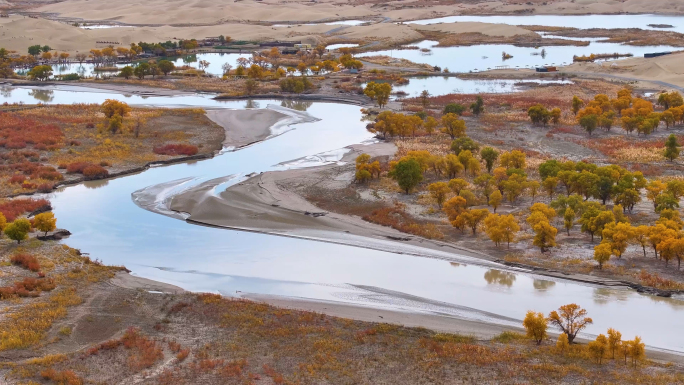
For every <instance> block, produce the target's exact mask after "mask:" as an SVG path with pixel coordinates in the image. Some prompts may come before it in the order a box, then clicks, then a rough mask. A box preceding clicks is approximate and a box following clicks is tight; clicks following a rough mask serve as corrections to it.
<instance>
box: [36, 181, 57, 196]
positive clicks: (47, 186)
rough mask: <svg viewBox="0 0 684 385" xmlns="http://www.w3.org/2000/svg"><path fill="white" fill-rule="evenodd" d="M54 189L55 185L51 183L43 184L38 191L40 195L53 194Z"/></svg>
mask: <svg viewBox="0 0 684 385" xmlns="http://www.w3.org/2000/svg"><path fill="white" fill-rule="evenodd" d="M53 188H54V186H53V185H51V184H49V183H43V184H41V185H39V186H38V189H37V190H38V192H39V193H43V194H47V193H51V192H52V189H53Z"/></svg>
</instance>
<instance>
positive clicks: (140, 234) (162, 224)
mask: <svg viewBox="0 0 684 385" xmlns="http://www.w3.org/2000/svg"><path fill="white" fill-rule="evenodd" d="M30 92H35V90H31V89H23V88H20V89H13V90H11V91H7V90H6V91H4V92H2V93H0V102H2V101H5V100H9V101H14V100H17V99H20V98H22V97H31V96H29V95H28V93H30ZM104 98H116V99H120V100H123V101H126V102H128V103H131V104H147V105H164V103H167V104H168V105H172V106H178V105H181V104H182V103H188V104H187V105H193V106H198V105H204V106H208V107H218V106H221V107H223V108H254V107H262V108H263V107H266V106H267V105H268V104H277V105H282V104H283V102H279V101H261V100H260V101H258V102H248V101H239V102H235V101H231V102H216V101H213V100H211V99H209V98H208V96H206V95H195V96H192V97H189V96H188V97H177V98H163V97H148V98H144V99H143V98H141V97H140V96H129V97H126V96H123V95H119V94H114V93H105V92H94V93H92V92H91V93H86V92H76V91H74V89H71V91H64V90H60V89H55V90H52V101H51V103H58V102H59V103H72V102H82V101H89V102H98V103H99V102H100V101H101V99H102V100H103V99H104ZM183 98H184V99H183ZM203 103H206V104H203ZM219 103H220V104H219ZM285 105H286V106H290V107H297V108H299V109H300V110H304V109H305V110H306V111H307V112H308V113H309V114H311V115H313V116H315V117H318V118H321V119H322V120H319V121H316V122H313V123H306V124H296V125H293V126H292V127H291V128H292V130H291V131H289V132H287V133H285V134H284V135H281V136H277V137H275V138H273V139H270V140H268V141H265V142H262V143H259V144H257V145H254V146H251V147H247V148H245V149H242V150H240V151H235V152H226V153H224V154H222V155H220V156H217V157H215V158H213V159H210V160H205V161H201V162H192V163H184V164H178V165H173V166H165V167H154V168H152V169H150V170H148V171H145V172H143V173H140V174H135V175H131V176H126V177H121V178H116V179H112V180H107V181H95V182H87V183H84V184H81V185H77V186H72V187H67V188H63V189H61V190H60V191H58V192H56V193H54V194H50V197H51V200H52V202H53V205H54V208H55V214H56V216H57V218H58V225H59V226H60V227H63V228H68V229H69V230H70V231H72V232H73V235H72V236H71V237H70V238H69V239H68V241H67V243H68V244H69V245H71V246H73V247H77V248H80V249H82V250H83V251H84V252H89V253H90V255H91V256H92V257H93V258H97V259H100V260H102V261H103V262H105V263H107V264H122V265H126V266H127V267H128V268H129V269H131V270H132V271H133V273H134V274H137V275H140V276H144V277H148V278H152V279H158V280H162V281H165V282H169V283H172V284H176V285H179V286H181V287H184V288H186V289H189V290H197V291H213V292H221V293H223V294H226V295H236V294H237V293H236V292H238V291H240V292H253V293H266V294H278V295H285V296H295V297H303V298H312V299H320V300H331V301H344V302H350V303H356V304H361V305H366V306H375V307H386V308H394V309H402V310H406V311H419V312H433V313H439V314H451V315H454V316H459V317H464V318H468V319H480V320H490V321H495V322H501V323H506V322H508V321H505V320H501V319H492V317H491V316H488V315H486V314H482V313H481V312H478V311H484V312H490V313H493V314H498V315H501V316H505V317H511V318H514V319H522V318H523V317H524V314H525V311H526V310H528V309H535V310H538V311H543V312H548V311H550V310H552V309H555V308H557V307H558V306H560V305H562V304H566V303H570V302H576V303H579V304H581V305H582V306H583V307H586V308H587V309H588V310H589V313H590V315H591V316H592V317H593V318H594V320H595V324H594V325H592V326H591V327H590V328H589V329H588V330H587V331H588V333H591V334H598V333H601V332H605V330H606V329H607V328H608V327H615V328H617V329H619V330H621V331H622V332H623V335H625V337H626V338H631V337H632V336H633V335H635V334H637V333H638V334H639V335H641V336H642V337H644V339H645V341H646V342H647V343H648V344H649V345H652V346H656V347H660V348H667V349H674V350H679V351H684V333H681V332H680V329H681V320H682V319H683V318H682V317H683V316H684V313H683V312H682V311H683V310H684V302H683V301H681V300H677V299H662V298H657V297H652V296H644V295H640V294H638V293H636V292H634V291H630V290H612V289H602V288H595V287H591V286H585V285H579V284H576V283H571V282H554V281H550V280H548V279H544V278H542V277H539V276H535V275H533V274H528V273H524V272H523V273H513V272H510V271H505V270H503V269H501V268H499V267H498V266H494V265H492V264H486V263H485V266H479V265H476V264H474V263H473V262H474V261H473V260H471V259H468V258H465V257H460V256H458V255H450V256H449V259H450V260H444V259H435V258H424V257H417V256H408V255H402V254H394V253H389V252H382V251H377V250H369V249H363V248H357V247H351V246H344V245H338V244H330V243H323V242H315V241H309V240H302V239H293V238H285V237H279V236H271V235H264V234H256V233H248V232H239V231H231V230H221V229H215V228H209V227H203V226H195V225H190V224H187V223H185V222H184V221H181V220H177V219H173V218H170V217H166V216H162V215H158V214H154V213H152V212H148V211H145V210H143V209H141V208H139V207H138V206H136V205H135V204H134V203H133V201H132V200H131V193H132V192H134V191H137V190H139V189H142V188H145V187H148V186H150V185H154V184H158V183H163V182H168V181H172V180H177V179H181V178H186V177H196V178H198V179H197V180H196V181H195V182H194V183H200V182H202V181H204V180H207V179H212V178H216V177H221V176H225V175H236V176H237V177H238V178H237V179H236V180H239V177H240V176H244V175H246V174H248V173H251V172H261V171H268V170H274V169H282V166H275V165H277V164H278V163H281V162H283V161H288V160H291V159H297V158H301V157H304V156H307V155H312V154H318V153H323V152H329V151H331V150H335V149H339V148H342V147H344V146H346V145H349V144H353V143H361V142H365V141H368V140H370V139H371V135H370V134H369V133H368V132H367V131H366V130H365V123H364V122H362V121H361V112H360V109H359V107H356V106H348V105H340V104H328V103H298V104H296V105H292V104H287V103H285ZM352 241H353V240H352ZM427 254H428V253H426V255H427ZM445 259H446V257H445ZM487 265H488V266H487ZM476 310H478V311H476ZM513 324H518V322H513Z"/></svg>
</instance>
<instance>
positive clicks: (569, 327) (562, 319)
mask: <svg viewBox="0 0 684 385" xmlns="http://www.w3.org/2000/svg"><path fill="white" fill-rule="evenodd" d="M586 315H587V310H586V309H582V308H581V307H580V306H579V305H577V304H574V303H571V304H568V305H563V306H561V307H559V308H558V310H554V311H552V312H551V313H549V318H548V321H549V322H550V323H551V324H552V325H554V326H556V327H558V328H559V329H561V330H562V331H563V333H565V334H567V335H568V342H569V343H572V341H574V340H575V337H576V336H577V333H579V332H580V331H581V330H582V329H584V328H586V327H587V326H588V325H590V324H592V323H594V321H593V320H592V319H591V318H589V317H587V316H586Z"/></svg>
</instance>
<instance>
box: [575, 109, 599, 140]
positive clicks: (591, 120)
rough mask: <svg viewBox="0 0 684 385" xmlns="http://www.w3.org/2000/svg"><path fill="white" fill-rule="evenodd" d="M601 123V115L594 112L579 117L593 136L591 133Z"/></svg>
mask: <svg viewBox="0 0 684 385" xmlns="http://www.w3.org/2000/svg"><path fill="white" fill-rule="evenodd" d="M598 124H599V117H598V116H597V115H594V114H589V115H585V116H583V117H581V118H579V125H580V126H582V128H584V130H585V131H586V132H587V133H588V134H589V136H591V133H592V132H594V130H596V127H597V126H598Z"/></svg>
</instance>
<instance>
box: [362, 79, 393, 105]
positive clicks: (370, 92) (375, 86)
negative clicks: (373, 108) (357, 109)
mask: <svg viewBox="0 0 684 385" xmlns="http://www.w3.org/2000/svg"><path fill="white" fill-rule="evenodd" d="M391 93H392V85H391V84H389V83H376V82H368V84H366V88H364V90H363V94H364V95H366V96H368V97H369V98H370V99H371V100H374V101H375V102H376V103H377V104H378V106H379V107H380V108H382V107H383V106H384V105H386V104H387V102H388V101H389V97H390V94H391Z"/></svg>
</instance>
